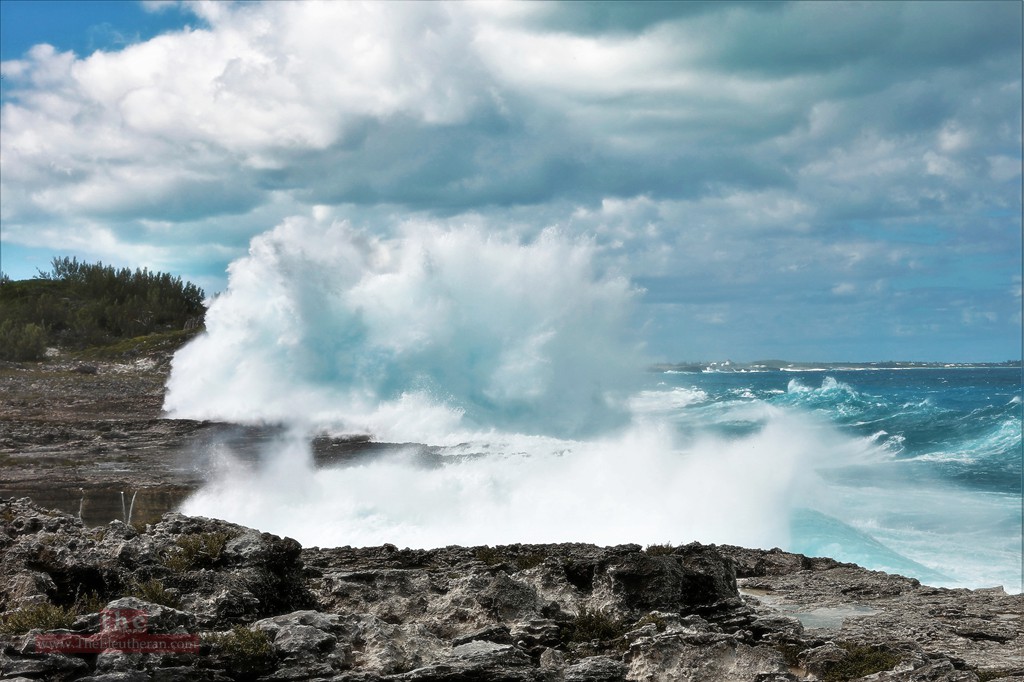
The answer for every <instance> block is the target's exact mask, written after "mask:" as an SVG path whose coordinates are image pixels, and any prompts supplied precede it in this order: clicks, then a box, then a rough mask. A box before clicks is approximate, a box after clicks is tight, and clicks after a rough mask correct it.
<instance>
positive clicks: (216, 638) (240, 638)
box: [204, 625, 275, 679]
mask: <svg viewBox="0 0 1024 682" xmlns="http://www.w3.org/2000/svg"><path fill="white" fill-rule="evenodd" d="M204 639H205V640H206V641H207V642H208V643H209V644H211V645H213V646H214V647H215V648H216V649H217V650H219V653H220V654H221V655H222V656H223V657H224V658H226V659H227V661H228V663H229V664H230V666H231V670H232V672H233V673H235V675H236V676H237V677H238V678H241V679H248V678H250V677H255V676H257V675H258V674H260V673H264V672H266V671H268V670H270V668H271V667H272V666H273V664H274V658H275V656H274V645H273V643H272V642H271V641H270V637H269V636H267V633H265V632H263V631H262V630H251V629H249V628H247V627H245V626H242V625H236V626H235V627H234V628H233V629H232V630H231V631H230V632H228V633H225V634H222V635H210V636H208V637H204Z"/></svg>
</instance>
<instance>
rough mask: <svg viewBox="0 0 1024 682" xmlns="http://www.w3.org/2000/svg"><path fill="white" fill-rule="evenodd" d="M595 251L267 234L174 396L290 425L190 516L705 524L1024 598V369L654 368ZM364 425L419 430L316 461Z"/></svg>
mask: <svg viewBox="0 0 1024 682" xmlns="http://www.w3.org/2000/svg"><path fill="white" fill-rule="evenodd" d="M594 255H595V254H594V247H593V246H592V245H591V244H589V243H587V242H579V241H573V240H567V239H565V238H564V237H562V236H560V235H559V234H558V233H557V232H555V231H549V232H546V233H545V234H543V235H542V236H541V237H539V238H538V239H536V240H534V241H532V242H525V243H524V242H520V241H519V240H517V239H514V238H511V237H507V236H493V235H488V234H486V233H484V232H483V231H482V230H481V229H480V228H458V227H454V228H445V227H444V226H439V225H437V224H413V223H407V224H405V225H404V226H403V227H402V228H401V229H399V230H398V231H397V233H396V234H395V236H392V237H379V236H376V237H375V236H370V235H368V234H365V233H363V232H361V231H359V230H357V229H354V228H353V227H351V226H349V225H347V224H344V223H337V224H323V223H321V222H318V221H316V220H305V219H293V220H289V221H286V222H285V223H283V224H282V225H281V226H279V227H278V228H276V229H274V230H272V231H271V232H269V233H267V234H265V235H262V236H261V237H259V238H257V239H255V240H254V241H253V243H252V248H251V250H250V254H249V256H248V257H246V258H244V259H241V260H239V261H237V262H236V263H234V264H232V266H231V271H230V275H231V279H230V287H229V289H228V291H227V292H225V294H224V295H223V296H221V297H219V298H218V299H217V300H216V301H215V302H214V304H213V306H212V307H211V309H210V311H209V315H208V318H207V332H206V333H205V334H203V335H201V336H200V337H198V338H197V339H196V340H195V341H194V342H193V343H192V344H190V345H189V346H187V347H186V348H184V349H183V350H182V351H180V352H179V353H178V354H177V355H176V357H175V359H174V364H173V370H172V374H171V378H170V381H169V385H168V389H169V392H168V396H167V402H166V407H167V410H168V412H169V413H170V414H171V415H173V416H180V417H194V418H213V419H220V420H226V421H234V422H239V423H248V424H253V423H260V424H268V423H269V424H276V425H278V426H276V427H274V428H270V429H269V430H268V432H269V433H271V434H277V436H276V437H273V438H271V439H270V441H269V442H266V443H265V447H264V450H263V452H262V453H261V456H260V457H259V458H258V459H259V461H257V462H253V461H252V457H251V453H249V452H240V451H239V452H237V453H236V448H239V447H241V448H242V449H244V445H239V442H238V441H236V440H235V439H230V438H228V439H224V440H222V441H218V442H215V443H211V445H210V448H209V451H210V455H211V459H212V460H213V461H215V462H217V463H218V464H217V466H215V467H214V469H215V471H216V472H217V473H216V475H214V476H213V477H212V479H211V480H210V481H209V483H208V484H207V485H206V486H204V488H203V489H202V490H200V491H199V492H198V493H197V494H196V495H194V496H193V497H192V498H190V499H189V500H188V501H187V502H186V504H185V505H184V507H183V509H184V511H185V512H187V513H191V514H198V515H205V516H217V517H221V518H226V519H229V520H232V521H235V522H239V523H244V524H247V525H250V526H254V527H257V528H260V529H262V530H267V531H271V532H274V533H278V534H283V535H291V536H293V537H295V538H297V539H299V540H300V541H302V542H303V543H304V544H307V545H344V544H350V545H371V544H380V543H384V542H390V543H395V544H399V545H405V546H413V547H428V546H437V545H445V544H451V543H457V544H496V543H503V542H544V541H589V542H595V543H599V544H611V543H619V542H640V543H663V542H673V543H677V542H689V541H692V540H700V541H705V542H716V543H723V542H726V543H735V544H743V545H748V546H758V547H765V548H767V547H772V546H780V547H783V548H785V549H789V550H795V551H800V552H806V553H809V554H829V555H833V556H835V557H837V558H839V559H841V560H845V561H853V562H857V563H860V564H862V565H865V566H868V567H872V568H880V569H887V570H895V571H899V572H904V573H906V574H908V575H916V576H917V577H920V578H922V579H924V580H927V581H929V582H933V583H934V582H939V583H941V584H949V585H951V586H954V585H956V586H975V587H978V586H988V585H995V584H1004V585H1006V586H1007V588H1008V589H1010V590H1016V589H1020V585H1019V576H1020V575H1021V556H1020V546H1019V538H1020V534H1021V514H1020V480H1021V467H1020V458H1019V452H1020V447H1021V445H1020V444H1021V426H1020V424H1021V414H1020V412H1021V410H1020V398H1019V396H1020V383H1019V372H1017V373H1014V372H1013V371H1010V372H1009V373H1008V374H1007V376H1004V375H1003V373H1000V372H997V371H996V370H978V372H973V371H969V370H941V371H939V370H935V371H931V370H929V371H925V370H921V371H916V372H887V371H884V370H880V371H874V372H859V373H858V372H842V371H835V372H832V371H830V372H822V371H815V372H805V373H802V374H801V376H800V378H799V379H798V380H797V381H793V382H790V379H792V375H791V374H789V373H786V372H775V373H771V372H763V373H754V374H745V375H741V374H739V373H729V372H717V373H710V374H698V375H693V374H686V373H666V374H664V375H658V374H654V373H649V372H643V371H641V369H642V367H643V364H644V363H643V362H642V361H641V360H640V359H639V357H638V352H637V344H636V340H635V339H634V338H632V337H631V336H630V335H629V334H628V333H627V332H626V331H625V330H626V328H627V326H628V325H627V324H626V320H628V319H630V314H629V310H630V307H631V305H632V304H633V302H634V301H635V299H636V297H637V293H636V292H635V291H634V290H632V289H631V288H630V286H629V284H628V282H627V281H626V280H625V279H622V278H621V277H617V276H614V275H612V274H610V273H603V272H601V271H599V270H598V269H597V268H596V267H595V266H594V264H593V260H594V258H593V257H594ZM353 433H361V434H368V435H370V436H371V437H372V438H373V439H375V440H377V441H383V442H392V443H401V442H405V443H413V444H419V445H392V446H387V447H381V448H377V447H375V448H372V449H367V450H366V452H365V453H362V454H360V456H359V457H357V458H353V459H351V460H347V461H346V463H345V464H337V462H336V463H335V464H334V465H332V467H331V468H321V469H315V468H314V467H313V464H312V456H311V450H310V440H311V439H312V438H313V436H314V435H316V434H330V435H334V436H339V435H348V434H353ZM242 440H244V439H242ZM422 444H430V445H431V447H429V448H428V447H426V446H425V445H422ZM425 453H429V456H425ZM236 454H237V455H238V456H236Z"/></svg>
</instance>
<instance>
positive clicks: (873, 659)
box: [821, 642, 900, 682]
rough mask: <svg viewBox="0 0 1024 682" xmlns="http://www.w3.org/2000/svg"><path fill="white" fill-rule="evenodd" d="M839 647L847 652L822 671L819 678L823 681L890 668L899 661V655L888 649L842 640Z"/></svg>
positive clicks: (842, 680)
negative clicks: (842, 657) (822, 674)
mask: <svg viewBox="0 0 1024 682" xmlns="http://www.w3.org/2000/svg"><path fill="white" fill-rule="evenodd" d="M839 646H840V647H842V648H843V649H846V653H847V654H848V655H847V656H846V658H844V659H843V660H842V661H837V662H836V663H833V664H832V665H830V666H828V668H827V669H826V670H825V671H824V676H823V677H822V678H821V679H822V680H823V681H824V682H845V680H855V679H857V678H859V677H864V676H865V675H872V674H874V673H879V672H882V671H883V670H892V669H893V668H895V667H896V665H897V664H898V663H899V662H900V657H899V656H897V655H896V654H894V653H891V652H889V651H885V650H883V649H879V648H876V647H873V646H866V645H861V644H851V643H849V642H842V643H840V644H839Z"/></svg>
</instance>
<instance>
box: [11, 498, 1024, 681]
mask: <svg viewBox="0 0 1024 682" xmlns="http://www.w3.org/2000/svg"><path fill="white" fill-rule="evenodd" d="M751 559H755V560H756V561H755V562H754V563H755V564H757V565H759V566H760V569H758V570H756V571H755V570H752V569H751V567H752V566H753V565H754V564H752V563H751ZM0 562H2V565H3V566H4V572H3V577H2V578H0V611H2V612H3V616H2V619H0V622H2V630H3V634H2V635H0V679H31V680H150V679H153V680H268V681H269V680H337V681H343V680H344V681H349V682H356V681H358V682H380V681H384V680H388V681H391V680H396V681H397V680H401V681H404V682H413V681H417V682H425V681H432V680H437V681H441V680H451V681H457V680H463V681H470V680H484V681H486V680H494V681H499V680H502V681H516V682H519V681H527V680H529V681H533V680H544V681H548V680H551V681H563V680H564V681H572V682H619V681H624V680H700V681H715V680H744V681H750V682H769V681H779V682H781V681H783V680H788V681H798V680H807V681H810V680H845V679H865V680H892V681H895V680H908V681H909V680H934V681H936V682H940V681H941V682H953V681H957V682H974V681H976V680H997V679H1000V680H1021V679H1022V676H1024V655H1022V653H1021V652H1022V651H1024V636H1022V634H1021V618H1022V610H1024V598H1022V597H1021V596H1020V595H1013V596H1009V595H1006V594H1005V593H1003V592H1002V591H1001V590H994V589H993V590H974V591H969V590H945V589H936V588H931V587H927V586H923V585H920V584H919V583H918V582H917V581H916V580H911V579H907V578H902V577H900V576H892V575H888V574H884V573H878V572H872V571H867V570H864V569H861V568H858V567H856V566H852V565H847V564H840V563H837V562H834V561H830V560H816V559H815V560H812V559H807V558H806V557H801V556H799V555H792V554H786V553H782V552H778V551H771V552H767V551H761V550H749V549H742V548H737V547H727V546H719V547H715V546H704V545H699V544H690V545H685V546H682V547H674V548H673V547H664V546H659V547H656V548H653V547H652V548H649V549H648V550H645V549H644V548H642V547H640V546H638V545H621V546H616V547H595V546H593V545H586V544H558V545H509V546H501V547H475V548H470V547H446V548H441V549H433V550H410V549H399V548H397V547H394V546H390V545H384V546H382V547H369V548H352V547H340V548H330V549H323V548H306V549H303V548H301V547H300V546H299V545H298V543H296V542H295V541H294V540H290V539H288V538H280V537H277V536H274V535H271V534H268V533H261V532H259V531H258V530H255V529H250V528H245V527H242V526H237V525H235V524H230V523H226V522H223V521H217V520H212V519H203V518H193V517H187V516H183V515H181V514H176V513H169V514H166V515H164V516H163V518H162V519H161V520H160V521H159V522H158V523H155V524H149V525H148V526H145V527H133V526H127V525H125V524H123V523H122V522H119V521H115V522H112V523H109V524H107V525H105V526H100V527H88V526H86V525H84V524H83V523H82V522H81V521H80V520H79V519H78V518H77V517H75V516H73V515H70V514H66V513H62V512H59V511H55V510H48V509H45V508H41V507H39V506H37V505H35V504H33V503H32V502H30V501H29V500H27V499H19V500H14V499H4V500H0ZM737 573H739V574H740V576H741V577H739V578H737V577H736V576H737ZM751 573H760V575H751ZM123 613H127V614H137V613H142V614H145V621H146V630H145V632H146V636H149V637H157V636H162V635H166V636H181V635H186V634H191V635H195V636H196V637H198V648H197V649H196V650H195V651H190V652H182V653H132V652H130V651H128V652H126V651H121V650H118V649H117V648H110V649H107V650H104V651H102V652H100V653H90V654H77V653H65V654H59V653H46V652H42V651H38V650H37V649H36V645H35V642H36V641H37V638H38V637H40V636H43V635H61V634H63V635H79V636H89V635H95V634H97V633H101V632H103V631H104V628H105V627H108V625H109V618H110V614H123ZM55 616H56V617H55ZM39 641H41V640H39Z"/></svg>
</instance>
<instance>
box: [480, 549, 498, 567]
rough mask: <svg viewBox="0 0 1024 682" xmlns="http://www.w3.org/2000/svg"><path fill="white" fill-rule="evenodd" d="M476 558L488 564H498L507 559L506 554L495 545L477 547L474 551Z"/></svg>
mask: <svg viewBox="0 0 1024 682" xmlns="http://www.w3.org/2000/svg"><path fill="white" fill-rule="evenodd" d="M474 554H475V555H476V558H477V559H479V560H480V561H482V562H484V563H485V564H487V565H488V566H497V565H498V564H500V563H501V562H503V561H504V560H505V555H504V554H502V553H501V550H498V549H496V548H494V547H477V549H476V552H474Z"/></svg>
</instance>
